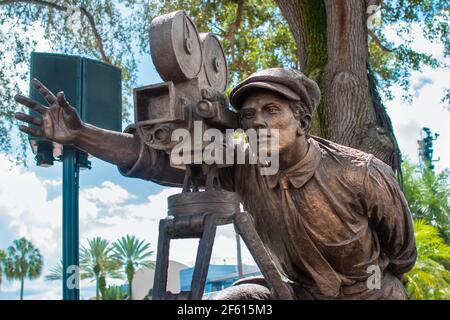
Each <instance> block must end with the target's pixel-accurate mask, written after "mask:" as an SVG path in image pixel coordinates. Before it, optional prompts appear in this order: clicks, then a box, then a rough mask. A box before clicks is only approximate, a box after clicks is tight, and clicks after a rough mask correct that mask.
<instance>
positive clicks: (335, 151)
mask: <svg viewBox="0 0 450 320" xmlns="http://www.w3.org/2000/svg"><path fill="white" fill-rule="evenodd" d="M33 85H34V86H35V87H36V89H37V90H39V92H40V93H41V94H42V95H43V96H44V97H45V99H46V100H47V101H48V103H49V105H50V107H49V108H45V107H44V106H42V105H40V104H39V103H37V102H35V101H33V100H31V99H29V98H27V97H25V96H22V95H17V96H16V101H17V102H19V103H21V104H23V105H25V106H27V107H29V108H32V109H33V110H35V111H37V112H38V113H40V114H42V120H39V119H37V118H34V117H31V116H29V115H26V114H24V113H17V114H16V118H17V119H18V120H22V121H24V122H27V123H30V124H33V125H35V126H37V127H38V128H37V129H36V128H30V127H27V126H20V129H21V130H22V131H23V132H26V133H29V134H32V135H34V136H38V137H43V138H46V139H48V140H51V141H55V142H58V143H61V144H71V145H74V146H76V147H77V148H79V149H81V150H84V151H86V152H88V153H90V154H92V155H94V156H96V157H98V158H100V159H103V160H105V161H107V162H110V163H113V164H115V165H117V166H118V167H119V170H120V171H121V173H122V174H124V175H125V176H129V177H138V178H143V179H147V180H153V181H158V182H159V183H162V184H166V185H174V184H173V181H180V184H181V183H182V179H183V176H184V173H183V171H182V170H180V169H176V168H172V167H170V164H169V163H170V162H169V158H168V157H169V156H168V155H167V154H166V153H165V152H163V151H158V150H155V149H152V148H150V147H149V146H147V145H146V144H144V142H143V138H142V137H140V136H139V133H138V132H137V131H136V130H135V128H134V126H130V127H128V128H127V129H126V130H125V132H124V133H117V132H112V131H108V130H103V129H100V128H96V127H94V126H92V125H89V124H87V123H83V122H82V121H81V120H80V118H79V116H78V115H77V113H76V111H75V109H74V108H72V107H71V106H70V105H69V103H68V102H67V101H66V100H65V98H64V94H63V93H62V92H60V93H58V94H57V95H56V96H55V95H54V94H53V93H51V92H50V91H49V90H48V89H47V88H45V87H44V86H43V85H42V84H41V83H40V82H39V81H37V80H33ZM319 100H320V90H319V87H318V86H317V84H316V83H315V82H314V81H312V80H311V79H309V78H307V77H306V76H305V75H304V74H302V73H301V72H299V71H297V70H292V69H282V68H275V69H268V70H263V71H260V72H257V73H255V74H253V75H251V76H250V77H249V78H247V79H246V80H244V81H243V82H242V83H240V84H239V85H237V86H236V87H235V88H234V89H233V90H232V92H231V96H230V101H231V103H232V105H233V106H234V107H235V108H236V109H237V110H238V111H239V114H240V118H241V125H242V127H243V129H244V130H245V129H249V128H252V129H255V130H261V129H267V130H268V132H269V134H268V138H267V139H268V140H269V141H270V139H271V138H270V135H271V134H272V133H271V132H273V134H278V135H279V136H278V139H279V148H278V149H279V169H280V170H279V171H278V173H277V174H275V175H262V174H260V169H261V168H260V165H259V164H242V165H234V166H232V167H227V168H223V169H221V172H220V177H221V180H222V184H223V185H224V186H225V187H226V188H227V189H229V190H232V191H236V192H238V193H239V194H240V196H241V199H242V203H243V205H244V208H245V210H246V211H248V212H250V213H251V215H252V216H253V218H254V222H255V228H256V230H257V232H258V234H259V235H260V237H261V240H262V241H263V243H264V245H265V247H266V249H267V250H268V252H269V254H270V255H271V256H272V258H273V261H274V262H275V264H276V266H277V268H278V270H279V271H280V272H281V273H282V274H283V275H284V276H285V277H286V279H288V281H289V283H290V285H291V287H292V290H293V292H294V294H295V296H296V297H297V298H298V299H406V298H407V296H406V293H405V290H404V287H403V285H402V283H401V281H400V278H401V276H402V274H404V273H405V272H407V271H409V270H410V269H411V268H412V266H413V265H414V262H415V260H416V246H415V240H414V233H413V226H412V220H411V214H410V212H409V209H408V205H407V203H406V201H405V198H404V196H403V194H402V192H401V190H400V188H399V185H398V183H397V181H396V179H395V176H394V174H393V172H392V170H391V168H390V167H389V166H388V165H386V164H385V163H383V162H382V161H380V160H378V159H377V158H375V157H374V156H373V155H371V154H367V153H364V152H362V151H359V150H355V149H352V148H349V147H345V146H342V145H339V144H336V143H333V142H331V141H328V140H325V139H322V138H319V137H314V136H310V135H309V129H310V125H311V118H312V115H313V112H314V109H315V108H316V107H317V105H318V103H319ZM165 181H167V183H165ZM217 298H219V299H270V298H271V294H270V290H269V289H268V288H267V286H266V284H265V282H264V280H263V279H261V278H260V279H244V280H241V281H238V282H237V283H235V284H234V285H233V286H232V287H230V288H228V289H225V290H223V291H222V292H221V293H220V294H219V295H218V296H217Z"/></svg>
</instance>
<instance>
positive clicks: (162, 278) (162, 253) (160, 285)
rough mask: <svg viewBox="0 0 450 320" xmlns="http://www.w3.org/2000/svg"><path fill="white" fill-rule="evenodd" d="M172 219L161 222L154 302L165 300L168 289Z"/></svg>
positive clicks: (154, 282) (154, 283)
mask: <svg viewBox="0 0 450 320" xmlns="http://www.w3.org/2000/svg"><path fill="white" fill-rule="evenodd" d="M171 222H172V221H171V220H170V219H167V218H166V219H161V220H160V221H159V236H158V252H157V254H156V267H155V278H154V281H153V294H152V296H153V298H152V299H153V300H161V299H164V298H165V295H166V287H167V272H168V268H169V249H170V236H169V232H168V227H169V224H170V223H171Z"/></svg>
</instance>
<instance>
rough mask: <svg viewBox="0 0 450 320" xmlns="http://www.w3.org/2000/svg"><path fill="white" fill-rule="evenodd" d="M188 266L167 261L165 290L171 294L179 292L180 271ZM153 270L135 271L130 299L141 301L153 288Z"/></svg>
mask: <svg viewBox="0 0 450 320" xmlns="http://www.w3.org/2000/svg"><path fill="white" fill-rule="evenodd" d="M188 268H189V266H187V265H185V264H182V263H180V262H176V261H169V268H168V270H167V290H168V291H171V292H173V293H176V292H180V283H181V282H180V271H181V270H183V269H188ZM154 277H155V270H154V269H148V268H142V269H139V270H138V271H136V274H135V275H134V278H133V284H132V286H133V287H132V289H133V290H132V299H133V300H143V299H144V298H145V297H146V296H147V295H148V293H149V291H150V289H152V288H153V280H154Z"/></svg>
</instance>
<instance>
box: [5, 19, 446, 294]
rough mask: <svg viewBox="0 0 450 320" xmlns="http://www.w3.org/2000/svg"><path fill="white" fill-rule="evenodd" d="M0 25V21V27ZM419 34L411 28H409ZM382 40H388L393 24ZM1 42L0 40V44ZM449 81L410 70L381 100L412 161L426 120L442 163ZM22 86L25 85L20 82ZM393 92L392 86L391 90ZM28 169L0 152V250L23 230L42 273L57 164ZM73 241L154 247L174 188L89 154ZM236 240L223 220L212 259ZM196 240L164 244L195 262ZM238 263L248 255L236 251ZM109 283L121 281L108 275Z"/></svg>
mask: <svg viewBox="0 0 450 320" xmlns="http://www.w3.org/2000/svg"><path fill="white" fill-rule="evenodd" d="M0 28H1V27H0ZM417 34H419V32H418V33H417ZM33 35H34V38H35V39H36V40H37V42H38V45H37V48H36V51H48V50H49V44H48V43H46V41H45V40H44V38H43V30H42V28H40V27H39V26H35V32H34V33H33ZM387 36H388V38H389V39H394V40H395V34H394V32H393V30H390V31H389V30H388V33H387ZM0 45H1V44H0ZM414 45H415V46H416V49H417V50H420V51H424V52H431V53H434V54H436V55H437V56H438V57H440V59H441V60H442V61H445V62H446V63H447V64H448V63H449V61H448V59H447V60H445V59H444V57H443V56H442V47H441V46H440V45H430V44H429V43H428V42H427V41H425V40H424V39H422V38H421V37H420V36H417V38H416V41H415V44H414ZM138 69H139V74H138V82H139V85H147V84H152V83H157V82H159V81H160V78H159V77H158V75H157V73H156V71H155V70H154V67H153V64H152V63H151V58H150V56H143V57H141V62H140V64H139V68H138ZM448 83H449V76H448V70H431V69H427V68H425V69H424V70H423V72H422V73H418V72H416V73H413V76H412V86H413V88H415V90H416V97H415V99H414V101H413V103H412V104H409V103H405V102H402V101H401V100H400V98H396V99H395V100H393V101H390V102H388V103H386V107H387V110H388V112H389V115H390V116H391V119H392V122H393V125H394V130H395V133H396V136H397V139H398V141H399V144H400V146H401V149H402V151H403V153H404V154H405V155H407V156H408V157H409V158H411V159H412V160H413V161H415V162H417V139H419V131H420V128H422V127H424V126H428V127H430V128H431V129H432V131H434V132H437V133H440V134H441V137H440V138H439V139H438V140H437V141H436V142H435V148H434V150H435V157H440V158H441V161H440V162H439V163H437V169H438V170H440V169H443V168H450V148H449V146H450V125H449V124H450V112H448V111H447V110H445V109H444V107H443V106H442V104H441V103H440V99H441V97H442V96H443V91H444V89H445V87H446V86H448ZM20 86H21V88H23V90H24V91H23V92H26V88H27V86H28V85H27V84H26V83H20ZM394 93H395V94H396V96H397V97H400V96H401V94H400V89H399V88H394ZM28 164H29V166H28V168H23V167H19V166H15V165H13V164H12V163H11V162H10V161H9V160H8V159H7V158H6V157H5V156H3V155H0V181H1V183H0V248H3V249H5V248H6V247H7V246H9V245H11V243H12V241H13V240H14V239H17V238H19V237H21V236H25V237H27V238H28V239H30V240H32V241H33V243H35V245H36V246H37V247H38V248H39V249H40V250H41V252H42V253H43V255H44V259H45V266H44V272H43V274H44V275H45V274H46V273H47V272H48V270H49V269H50V268H51V267H52V266H54V265H55V264H56V263H57V261H59V259H60V257H61V170H62V167H61V164H60V163H56V164H55V165H54V166H53V167H51V168H47V169H45V168H40V167H36V166H35V165H34V163H33V160H32V156H30V157H29V161H28ZM80 186H81V190H80V242H81V244H85V243H86V239H87V238H92V237H94V236H102V237H104V238H106V239H108V240H111V241H114V240H116V239H117V238H118V237H121V236H123V235H126V234H127V233H129V234H134V235H136V236H138V237H140V238H141V239H145V240H146V241H149V242H150V243H151V248H152V250H153V251H155V252H156V244H157V226H158V220H159V219H161V218H163V217H165V212H166V200H167V197H168V196H169V195H171V194H174V193H177V192H179V190H178V189H171V188H163V187H161V186H158V185H156V184H154V183H150V182H146V181H143V180H139V179H129V178H125V177H123V176H121V175H120V174H119V172H118V170H117V168H116V167H115V166H112V165H110V164H107V163H105V162H103V161H101V160H97V159H92V170H90V171H89V170H85V171H82V173H81V178H80ZM235 251H236V244H235V240H234V231H233V228H232V227H231V226H226V227H221V228H220V230H219V232H218V237H217V238H216V243H215V246H214V251H213V259H212V262H213V263H224V260H225V263H235V261H236V259H235ZM195 252H196V241H195V240H178V241H175V242H174V243H173V245H172V247H171V259H173V260H177V261H179V262H182V263H185V264H188V265H191V264H192V263H193V261H194V260H195ZM244 262H246V263H251V262H252V259H251V257H250V255H249V253H248V251H247V250H244ZM109 283H121V281H113V282H111V281H110V282H109ZM18 290H19V283H18V282H9V281H4V283H3V284H2V286H1V289H0V299H17V298H18V296H19V293H18ZM93 295H94V285H93V283H90V282H87V281H83V282H82V284H81V296H82V298H89V297H92V296H93ZM60 297H61V285H60V283H59V282H47V281H44V280H43V278H40V279H38V280H34V281H26V282H25V298H26V299H60Z"/></svg>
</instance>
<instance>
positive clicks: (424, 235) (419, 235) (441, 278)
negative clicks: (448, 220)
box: [405, 220, 450, 300]
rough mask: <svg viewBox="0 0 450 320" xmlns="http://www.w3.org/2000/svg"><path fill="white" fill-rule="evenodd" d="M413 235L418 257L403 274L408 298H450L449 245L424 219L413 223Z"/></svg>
mask: <svg viewBox="0 0 450 320" xmlns="http://www.w3.org/2000/svg"><path fill="white" fill-rule="evenodd" d="M414 235H415V238H416V245H417V253H418V256H417V261H416V264H415V265H414V268H413V269H412V270H411V271H410V272H408V273H407V274H405V278H406V281H407V282H406V290H407V292H408V296H409V297H410V299H416V300H440V299H443V300H444V299H445V300H448V299H450V271H449V268H448V263H449V261H450V246H449V245H447V244H445V243H444V240H443V239H442V238H441V237H440V236H439V231H438V230H437V228H436V227H433V226H430V225H428V224H427V223H426V222H425V221H424V220H415V222H414ZM446 264H447V268H446Z"/></svg>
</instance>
